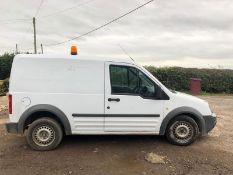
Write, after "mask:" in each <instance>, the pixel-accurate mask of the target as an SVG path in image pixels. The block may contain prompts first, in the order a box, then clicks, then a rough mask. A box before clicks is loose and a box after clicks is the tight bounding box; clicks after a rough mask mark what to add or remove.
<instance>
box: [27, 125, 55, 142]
mask: <svg viewBox="0 0 233 175" xmlns="http://www.w3.org/2000/svg"><path fill="white" fill-rule="evenodd" d="M32 138H33V141H34V142H35V143H36V144H37V145H38V146H49V145H50V144H52V143H53V141H54V140H55V132H54V129H53V127H51V126H49V125H42V126H38V127H37V128H35V129H34V131H33V134H32Z"/></svg>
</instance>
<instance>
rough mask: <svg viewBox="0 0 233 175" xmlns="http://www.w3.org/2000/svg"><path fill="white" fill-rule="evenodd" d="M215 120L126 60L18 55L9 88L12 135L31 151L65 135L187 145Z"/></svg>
mask: <svg viewBox="0 0 233 175" xmlns="http://www.w3.org/2000/svg"><path fill="white" fill-rule="evenodd" d="M215 124H216V116H215V114H214V113H212V112H211V110H210V107H209V105H208V103H207V102H206V101H204V100H201V99H199V98H196V97H193V96H191V95H187V94H184V93H180V92H176V91H172V90H169V89H167V88H166V87H165V86H164V85H163V84H162V83H160V82H159V81H158V80H157V79H156V78H155V77H154V76H153V75H152V74H150V73H149V72H148V71H147V70H146V69H145V68H143V67H142V66H140V65H138V64H136V63H135V62H133V61H131V60H129V61H127V60H123V61H122V60H117V59H110V58H109V59H105V58H92V57H82V56H77V55H68V56H55V55H53V56H49V55H17V56H16V57H15V58H14V61H13V65H12V70H11V77H10V87H9V122H8V123H7V124H6V128H7V131H8V132H9V133H19V134H23V133H25V132H26V138H27V142H28V144H29V145H30V146H31V147H32V148H33V149H35V150H51V149H54V148H56V147H57V146H58V145H59V143H60V142H61V140H62V137H63V135H71V134H72V135H75V134H98V135H101V134H152V135H166V137H167V139H168V141H169V142H171V143H173V144H176V145H189V144H191V143H192V142H193V141H195V139H196V138H197V137H198V136H200V135H205V134H207V133H208V132H209V131H210V130H211V129H212V128H213V127H214V126H215Z"/></svg>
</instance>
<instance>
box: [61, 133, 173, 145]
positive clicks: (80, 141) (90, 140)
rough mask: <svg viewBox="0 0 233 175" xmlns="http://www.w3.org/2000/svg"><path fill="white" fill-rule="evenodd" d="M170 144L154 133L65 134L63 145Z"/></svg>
mask: <svg viewBox="0 0 233 175" xmlns="http://www.w3.org/2000/svg"><path fill="white" fill-rule="evenodd" d="M151 143H153V144H154V143H158V144H162V145H164V144H169V143H168V142H167V140H166V138H165V137H164V136H154V135H70V136H65V137H64V138H63V141H62V143H61V146H62V147H63V146H71V145H77V146H78V145H102V144H104V145H109V144H118V145H135V144H136V145H137V144H139V145H140V144H151Z"/></svg>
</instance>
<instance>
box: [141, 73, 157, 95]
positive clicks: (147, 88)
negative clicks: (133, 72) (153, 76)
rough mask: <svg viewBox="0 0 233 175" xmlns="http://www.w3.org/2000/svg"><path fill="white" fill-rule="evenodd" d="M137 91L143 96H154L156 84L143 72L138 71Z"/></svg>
mask: <svg viewBox="0 0 233 175" xmlns="http://www.w3.org/2000/svg"><path fill="white" fill-rule="evenodd" d="M139 87H140V88H139V93H140V94H141V95H142V96H143V97H149V98H150V97H155V96H156V91H157V88H158V87H157V86H156V85H155V83H154V82H153V81H151V80H150V79H149V78H148V77H147V76H146V75H145V74H144V73H142V72H141V71H139Z"/></svg>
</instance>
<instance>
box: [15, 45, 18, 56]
mask: <svg viewBox="0 0 233 175" xmlns="http://www.w3.org/2000/svg"><path fill="white" fill-rule="evenodd" d="M15 54H18V44H16V45H15Z"/></svg>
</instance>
